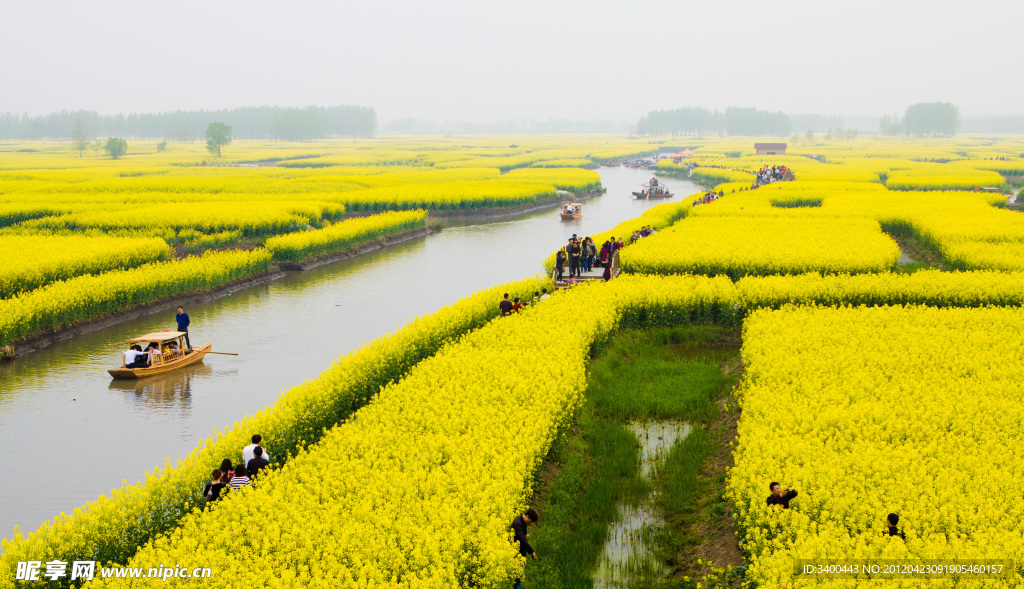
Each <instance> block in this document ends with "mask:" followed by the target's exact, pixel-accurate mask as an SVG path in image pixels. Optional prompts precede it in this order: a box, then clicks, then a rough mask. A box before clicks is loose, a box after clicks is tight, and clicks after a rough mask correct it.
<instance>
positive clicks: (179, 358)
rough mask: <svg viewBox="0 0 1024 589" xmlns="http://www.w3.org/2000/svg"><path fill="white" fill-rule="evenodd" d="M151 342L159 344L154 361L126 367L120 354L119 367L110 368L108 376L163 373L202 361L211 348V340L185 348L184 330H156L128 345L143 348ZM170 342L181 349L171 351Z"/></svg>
mask: <svg viewBox="0 0 1024 589" xmlns="http://www.w3.org/2000/svg"><path fill="white" fill-rule="evenodd" d="M151 343H155V344H156V345H158V346H160V351H161V354H160V356H159V357H158V360H157V361H156V362H155V363H153V364H151V365H150V366H148V367H146V368H128V367H127V366H125V365H124V356H123V355H122V356H121V366H120V368H111V369H109V370H107V372H109V373H110V376H113V377H114V378H121V379H132V378H145V377H147V376H154V375H156V374H164V373H165V372H170V371H172V370H177V369H179V368H183V367H185V366H191V365H192V364H198V363H199V362H202V361H203V357H204V356H206V354H207V353H209V352H210V351H211V350H212V349H213V342H206V343H205V344H203V345H201V346H197V347H195V348H192V349H191V350H187V349H185V332H183V331H157V332H154V333H147V334H146V335H142V336H139V337H136V338H132V339H130V340H128V345H129V346H131V345H132V344H139V345H140V346H142V348H143V349H145V348H146V346H148V345H149V344H151ZM171 344H175V345H177V347H178V349H179V350H181V351H179V352H172V351H171V348H170V345H171Z"/></svg>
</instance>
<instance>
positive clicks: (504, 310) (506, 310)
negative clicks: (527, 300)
mask: <svg viewBox="0 0 1024 589" xmlns="http://www.w3.org/2000/svg"><path fill="white" fill-rule="evenodd" d="M516 300H517V301H518V300H519V299H516ZM514 307H515V305H513V304H512V301H510V300H508V293H505V298H503V299H501V302H500V303H498V311H499V312H500V313H501V316H502V317H505V316H506V315H509V314H510V313H512V309H513V308H514Z"/></svg>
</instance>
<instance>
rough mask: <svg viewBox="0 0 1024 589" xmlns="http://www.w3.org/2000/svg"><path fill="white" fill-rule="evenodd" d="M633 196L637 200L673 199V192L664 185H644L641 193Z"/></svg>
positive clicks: (635, 193)
mask: <svg viewBox="0 0 1024 589" xmlns="http://www.w3.org/2000/svg"><path fill="white" fill-rule="evenodd" d="M633 196H635V197H637V198H672V196H673V195H672V191H670V190H669V189H668V186H665V185H664V184H657V185H655V186H651V185H649V184H644V185H643V187H642V188H641V189H640V191H639V192H634V193H633Z"/></svg>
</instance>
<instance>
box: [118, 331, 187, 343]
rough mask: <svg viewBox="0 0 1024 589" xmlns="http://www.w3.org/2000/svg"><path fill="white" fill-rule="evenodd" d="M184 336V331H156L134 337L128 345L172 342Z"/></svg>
mask: <svg viewBox="0 0 1024 589" xmlns="http://www.w3.org/2000/svg"><path fill="white" fill-rule="evenodd" d="M183 335H185V332H184V331H154V332H153V333H147V334H146V335H140V336H139V337H133V338H132V339H130V340H128V343H130V344H139V343H142V342H169V341H171V340H175V339H178V338H179V337H181V336H183Z"/></svg>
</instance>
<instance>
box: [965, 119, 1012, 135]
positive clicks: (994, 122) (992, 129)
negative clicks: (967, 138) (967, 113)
mask: <svg viewBox="0 0 1024 589" xmlns="http://www.w3.org/2000/svg"><path fill="white" fill-rule="evenodd" d="M960 130H961V131H963V132H964V133H1024V115H1007V116H996V117H972V118H969V119H964V122H963V124H962V125H961V128H960Z"/></svg>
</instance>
